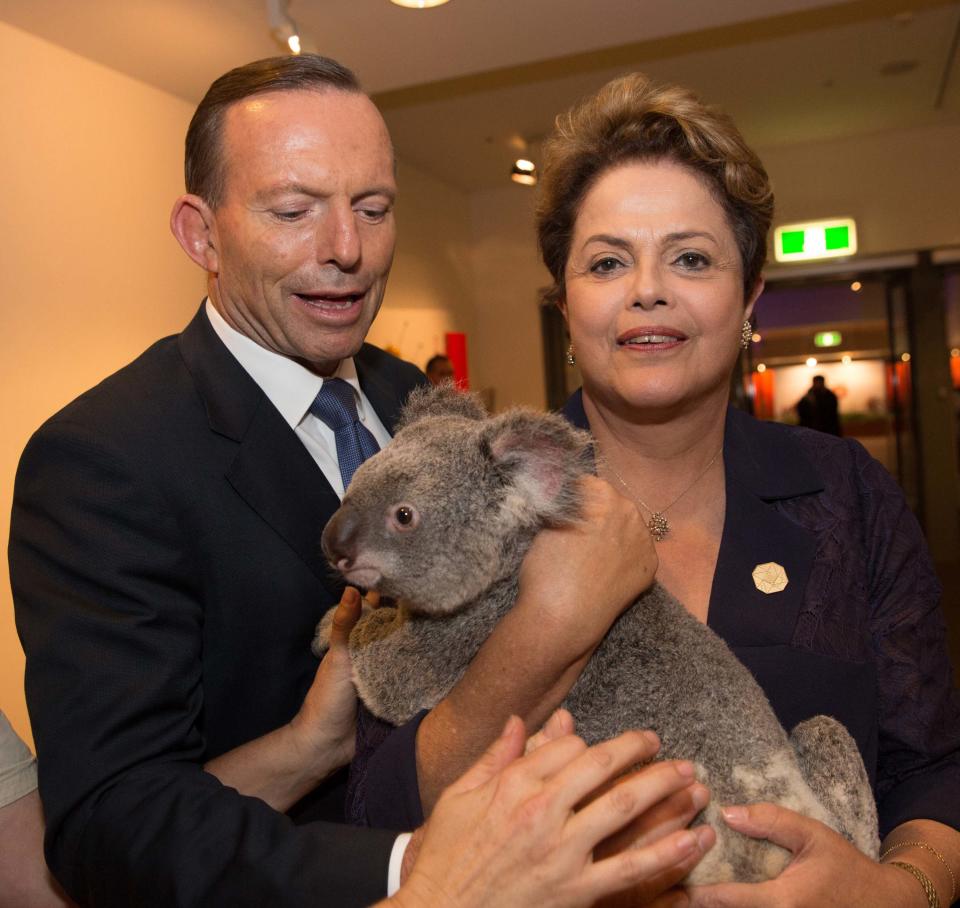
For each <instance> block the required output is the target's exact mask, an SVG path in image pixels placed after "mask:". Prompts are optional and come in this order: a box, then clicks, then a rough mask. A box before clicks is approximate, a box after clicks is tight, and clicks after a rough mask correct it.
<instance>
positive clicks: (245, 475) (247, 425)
mask: <svg viewBox="0 0 960 908" xmlns="http://www.w3.org/2000/svg"><path fill="white" fill-rule="evenodd" d="M180 349H181V352H182V355H183V358H184V361H185V363H186V365H187V368H188V369H189V370H190V373H191V375H192V376H193V378H194V382H195V384H196V387H197V391H198V393H199V395H200V397H201V398H202V400H203V402H204V406H205V408H206V411H207V418H208V421H209V423H210V429H211V431H213V432H215V433H217V434H218V435H222V436H224V437H226V438H229V439H231V440H233V441H234V442H236V444H237V451H236V456H235V458H234V459H233V461H232V463H230V464H229V466H228V467H227V469H226V471H225V477H226V479H227V481H228V482H229V483H230V484H231V485H232V486H233V488H234V489H235V490H236V492H237V494H238V495H240V497H241V498H243V500H244V501H245V502H246V503H247V504H248V505H249V506H250V507H251V508H252V509H253V510H254V511H256V513H257V514H258V515H259V516H260V517H261V518H262V519H263V520H264V521H265V522H266V523H267V524H268V525H269V526H270V527H271V528H272V530H273V531H274V532H276V533H277V534H278V535H279V536H280V537H281V538H282V539H284V540H285V541H286V543H287V544H288V545H289V546H290V548H292V549H293V550H294V551H295V552H296V553H297V554H298V555H299V556H300V558H301V559H302V560H303V561H304V562H305V564H306V565H307V566H308V567H309V568H310V570H311V571H313V573H314V574H315V575H316V576H317V578H318V579H319V580H320V581H322V582H323V583H324V585H325V586H327V587H328V588H329V589H330V590H331V593H333V594H334V595H338V591H339V584H338V582H337V581H336V579H335V578H334V577H333V574H332V572H331V570H330V568H329V567H328V566H327V564H326V562H325V561H324V560H323V557H322V555H321V552H320V534H321V532H322V530H323V527H324V524H325V523H326V522H327V520H329V518H330V516H331V515H332V514H333V512H334V511H335V510H336V509H337V508H338V507H339V506H340V499H339V498H338V497H337V494H336V493H335V492H334V491H333V489H332V488H331V487H330V484H329V483H328V482H327V481H326V479H325V477H324V475H323V471H322V470H320V468H319V467H318V466H317V464H316V463H315V461H314V460H313V458H312V457H311V456H310V454H309V453H308V452H307V450H306V448H305V447H304V446H303V444H302V443H301V441H300V439H298V438H297V436H296V434H295V433H294V432H293V431H292V430H291V429H290V427H289V426H288V425H287V423H286V422H284V420H283V417H282V416H281V415H280V413H279V412H278V411H277V410H276V408H275V407H274V406H273V404H271V403H270V401H269V400H268V398H267V396H266V395H265V394H264V393H263V391H262V390H261V389H260V387H259V386H258V385H257V383H256V382H255V381H254V380H253V379H252V378H251V377H250V376H249V375H248V374H247V372H246V370H245V369H244V368H243V367H242V366H241V365H240V364H239V363H238V362H237V360H236V359H235V358H234V357H233V355H232V354H231V353H230V351H229V350H227V349H226V347H224V345H223V343H222V342H221V341H220V339H219V338H218V337H217V335H216V332H215V331H214V330H213V328H212V327H211V325H210V322H209V320H208V319H207V317H206V315H205V314H204V312H203V307H202V306H201V308H200V311H199V312H198V313H197V315H196V316H195V317H194V319H193V321H192V322H191V323H190V324H189V325H188V326H187V328H186V330H185V331H184V332H183V333H182V334H181V335H180Z"/></svg>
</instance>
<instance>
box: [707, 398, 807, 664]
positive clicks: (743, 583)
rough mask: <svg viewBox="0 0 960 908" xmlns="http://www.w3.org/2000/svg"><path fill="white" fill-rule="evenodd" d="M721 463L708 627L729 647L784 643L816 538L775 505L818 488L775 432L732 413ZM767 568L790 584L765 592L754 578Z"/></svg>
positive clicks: (804, 465) (801, 599) (800, 601)
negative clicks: (722, 497) (722, 508)
mask: <svg viewBox="0 0 960 908" xmlns="http://www.w3.org/2000/svg"><path fill="white" fill-rule="evenodd" d="M771 429H772V430H773V431H771ZM724 463H725V465H726V494H727V503H726V517H725V520H724V527H723V538H722V540H721V543H720V553H719V556H718V558H717V567H716V571H715V573H714V579H713V589H712V591H711V596H710V607H709V610H708V613H707V623H708V624H709V626H710V627H711V628H713V630H715V631H716V632H717V633H718V634H719V635H720V636H721V637H723V638H724V640H726V641H727V643H729V644H730V645H731V646H769V645H777V644H788V643H789V642H790V640H791V639H792V638H793V635H794V630H795V628H796V624H797V621H798V619H799V617H800V612H801V609H802V607H803V602H804V595H805V592H806V586H807V580H808V578H809V576H810V571H811V569H812V567H813V561H814V557H815V555H816V539H815V538H814V536H813V535H812V534H811V533H810V532H808V531H807V530H805V529H804V528H803V527H800V526H798V525H797V524H796V523H794V522H793V521H791V520H790V519H789V518H787V517H786V516H785V515H784V514H783V513H782V512H781V511H780V510H779V509H778V508H777V505H776V502H777V501H780V500H784V499H788V498H794V497H797V496H800V495H808V494H813V493H816V492H818V491H820V490H821V489H822V487H823V484H822V482H821V480H820V478H819V476H818V475H817V473H816V471H815V470H814V469H813V467H812V466H811V465H810V464H809V463H808V462H807V461H806V459H804V458H803V457H802V456H801V455H799V454H798V452H797V450H796V448H795V447H794V446H793V445H792V444H791V443H790V441H789V440H788V439H786V438H785V437H784V435H783V433H782V432H781V431H780V430H779V428H778V427H771V426H766V425H764V424H763V423H760V422H757V421H755V420H752V419H751V418H750V417H747V416H746V415H745V414H743V413H740V412H739V411H736V410H733V409H731V410H730V411H729V413H728V417H727V425H726V431H725V436H724ZM770 563H773V564H774V565H777V566H779V567H780V568H782V569H783V571H784V572H785V573H786V577H787V581H788V582H787V585H786V587H785V588H784V589H782V590H780V591H777V592H769V593H765V592H763V590H761V589H760V588H758V586H757V583H756V582H755V580H754V576H753V573H754V571H755V569H756V568H757V567H758V566H760V565H766V564H770Z"/></svg>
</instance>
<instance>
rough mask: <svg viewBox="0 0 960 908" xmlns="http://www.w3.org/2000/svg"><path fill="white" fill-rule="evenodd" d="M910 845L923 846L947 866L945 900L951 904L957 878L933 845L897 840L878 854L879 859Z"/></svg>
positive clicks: (955, 892) (954, 894) (955, 890)
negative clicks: (947, 886) (947, 896)
mask: <svg viewBox="0 0 960 908" xmlns="http://www.w3.org/2000/svg"><path fill="white" fill-rule="evenodd" d="M909 845H912V846H914V847H916V848H923V849H924V850H925V851H929V852H930V854H932V855H933V856H934V857H935V858H936V859H937V860H938V861H939V862H940V863H941V864H943V866H944V867H946V868H947V873H949V874H950V898H949V900H948V901H947V904H948V905H952V904H953V899H954V897H955V896H956V894H957V878H956V877H955V876H954V875H953V868H952V867H951V866H950V865H949V864H948V863H947V859H946V858H945V857H944V856H943V855H942V854H940V852H939V851H937V849H936V848H934V847H933V845H931V844H929V843H928V842H897V844H896V845H891V846H890V847H889V848H888V849H887V850H886V851H885V852H884V853H883V854H881V855H880V860H881V861H882V860H883V859H884V858H885V857H886V856H887V855H888V854H891V853H892V852H894V851H896V850H897V849H898V848H906V847H907V846H909Z"/></svg>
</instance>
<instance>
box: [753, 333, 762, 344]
mask: <svg viewBox="0 0 960 908" xmlns="http://www.w3.org/2000/svg"><path fill="white" fill-rule="evenodd" d="M750 340H752V341H753V342H754V343H755V344H759V343H760V341H762V340H763V337H762V336H761V335H759V334H757V332H756V331H754V332H753V335H752V336H751V337H750Z"/></svg>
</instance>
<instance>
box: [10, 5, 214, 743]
mask: <svg viewBox="0 0 960 908" xmlns="http://www.w3.org/2000/svg"><path fill="white" fill-rule="evenodd" d="M0 59H2V60H3V70H4V73H5V76H4V78H3V79H2V80H0V110H3V138H2V139H0V174H2V175H3V176H2V179H3V186H4V193H3V195H4V204H3V206H2V207H0V249H2V250H3V252H2V257H3V267H2V268H0V299H2V300H3V306H4V319H3V321H4V330H3V332H2V334H0V412H2V413H3V414H4V430H3V436H2V440H0V521H2V523H0V527H2V539H3V540H4V541H5V540H6V538H7V533H8V529H9V514H10V501H11V494H12V489H13V477H14V471H15V469H16V464H17V460H18V458H19V456H20V451H21V450H22V448H23V446H24V444H25V443H26V441H27V439H28V438H29V436H30V434H31V433H32V432H33V430H34V429H35V428H36V427H37V426H38V425H39V424H40V423H41V422H42V421H43V419H44V418H45V417H46V416H48V415H49V414H51V413H53V412H54V411H55V410H57V409H59V408H60V407H61V406H63V404H65V403H67V402H68V401H69V400H71V399H72V398H73V397H75V396H76V395H77V394H78V393H79V392H81V391H83V390H84V389H85V388H87V387H89V386H90V385H92V384H94V383H95V382H97V381H99V380H100V379H101V378H103V377H104V376H106V375H108V374H109V373H110V372H112V371H114V370H115V369H117V368H118V367H119V366H121V365H123V364H124V363H125V362H127V361H128V360H129V359H131V358H132V357H133V356H134V355H136V354H137V353H139V352H140V351H141V350H143V349H144V348H145V347H146V346H147V345H148V344H149V343H150V342H151V341H153V340H155V339H156V338H157V337H160V336H161V335H164V334H169V333H170V332H172V331H175V330H176V329H177V328H179V327H180V326H182V325H183V323H184V322H185V321H186V320H187V319H188V318H189V316H190V314H191V313H192V311H193V309H194V308H195V306H196V305H197V303H198V301H199V299H200V297H201V296H202V293H203V285H204V282H203V275H202V273H201V272H200V271H199V269H197V268H196V267H195V266H193V265H191V264H190V263H189V261H188V260H187V259H186V257H185V256H184V255H183V254H182V253H181V252H180V249H179V247H178V246H177V245H176V243H175V242H174V240H173V238H172V236H171V235H170V233H169V231H168V230H167V226H166V220H167V216H168V213H169V209H170V203H171V201H172V199H173V198H174V197H175V196H176V194H177V193H179V192H180V191H181V186H182V182H183V178H182V165H181V155H182V152H181V147H182V145H181V142H182V139H181V137H182V136H183V133H184V130H185V129H186V125H187V123H188V122H189V118H190V115H191V113H192V111H191V108H190V106H189V105H187V104H186V103H185V102H183V101H180V100H178V99H175V98H173V97H171V96H169V95H166V94H164V93H162V92H159V91H157V90H155V89H152V88H149V87H147V86H146V85H144V84H141V83H139V82H136V81H134V80H133V79H130V78H128V77H125V76H121V75H119V74H117V73H116V72H113V71H112V70H109V69H106V68H105V67H102V66H99V65H97V64H94V63H91V62H90V61H88V60H86V59H84V58H82V57H79V56H76V55H74V54H71V53H68V52H66V51H64V50H62V49H61V48H59V47H56V46H54V45H52V44H48V43H46V42H43V41H40V40H38V39H37V38H35V37H33V36H32V35H28V34H27V33H25V32H21V31H18V30H16V29H14V28H11V27H9V26H7V25H5V24H3V23H0ZM11 74H15V78H11ZM2 572H3V573H2V578H0V708H2V709H3V710H4V712H6V713H7V714H8V716H9V717H10V720H11V722H12V723H13V725H14V726H15V727H16V728H17V730H18V731H20V732H21V733H22V734H26V732H27V716H26V710H25V707H24V702H23V655H22V651H21V649H20V645H19V641H18V640H17V637H16V633H15V630H14V624H13V609H12V603H11V599H10V593H9V579H8V574H7V560H6V558H5V557H4V558H3V568H2Z"/></svg>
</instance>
